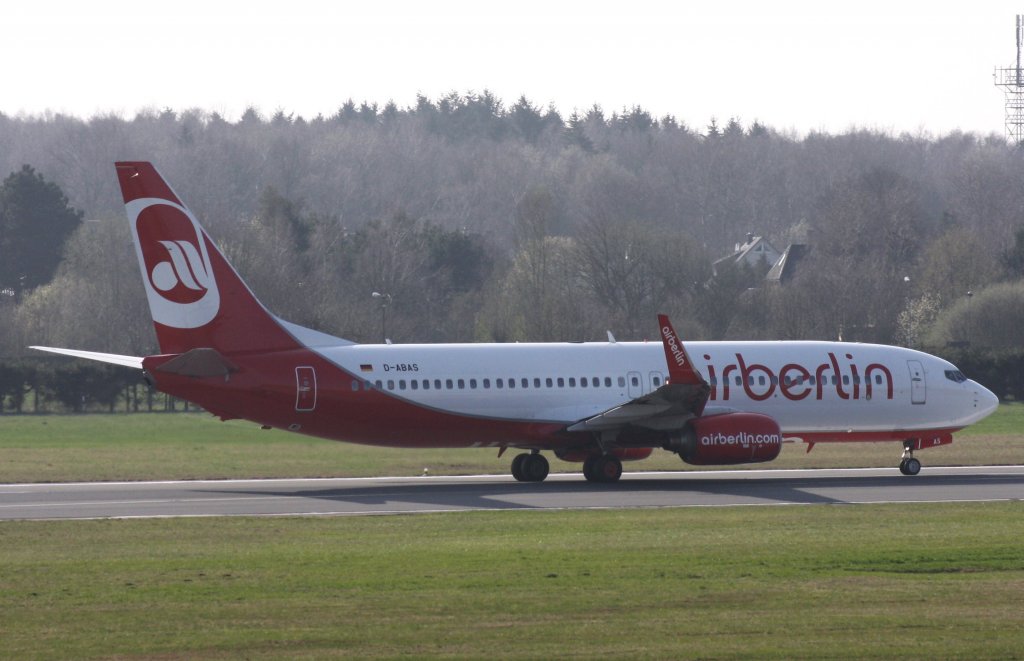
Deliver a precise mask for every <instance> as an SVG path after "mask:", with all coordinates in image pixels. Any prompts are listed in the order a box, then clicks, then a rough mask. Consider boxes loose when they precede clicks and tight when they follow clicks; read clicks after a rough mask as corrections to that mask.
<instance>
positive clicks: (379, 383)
mask: <svg viewBox="0 0 1024 661" xmlns="http://www.w3.org/2000/svg"><path fill="white" fill-rule="evenodd" d="M373 385H375V386H377V390H383V389H384V384H383V383H381V382H380V381H376V382H374V384H373Z"/></svg>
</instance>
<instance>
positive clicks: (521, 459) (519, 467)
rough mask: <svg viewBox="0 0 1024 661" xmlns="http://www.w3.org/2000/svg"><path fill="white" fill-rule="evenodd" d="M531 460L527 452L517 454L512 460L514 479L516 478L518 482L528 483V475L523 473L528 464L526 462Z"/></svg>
mask: <svg viewBox="0 0 1024 661" xmlns="http://www.w3.org/2000/svg"><path fill="white" fill-rule="evenodd" d="M529 458H530V455H528V454H526V453H525V452H524V453H522V454H517V455H516V456H515V458H514V459H513V460H512V477H514V478H516V480H517V481H518V482H526V481H527V480H526V474H525V473H524V472H523V466H524V465H525V464H526V460H527V459H529Z"/></svg>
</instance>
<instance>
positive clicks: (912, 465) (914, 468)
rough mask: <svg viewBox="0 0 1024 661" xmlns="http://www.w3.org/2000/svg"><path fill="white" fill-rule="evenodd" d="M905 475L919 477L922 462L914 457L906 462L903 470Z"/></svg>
mask: <svg viewBox="0 0 1024 661" xmlns="http://www.w3.org/2000/svg"><path fill="white" fill-rule="evenodd" d="M901 470H902V472H903V474H904V475H917V474H918V473H920V472H921V462H920V461H919V460H917V459H915V458H913V457H910V458H909V459H907V460H905V461H904V462H903V466H902V468H901Z"/></svg>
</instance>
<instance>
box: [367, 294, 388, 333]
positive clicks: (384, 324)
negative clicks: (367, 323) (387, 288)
mask: <svg viewBox="0 0 1024 661" xmlns="http://www.w3.org/2000/svg"><path fill="white" fill-rule="evenodd" d="M370 296H373V297H374V298H377V299H380V336H381V340H380V341H381V342H382V343H384V344H387V343H388V305H390V304H391V294H382V293H380V292H379V291H375V292H373V293H372V294H370Z"/></svg>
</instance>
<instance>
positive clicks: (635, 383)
mask: <svg viewBox="0 0 1024 661" xmlns="http://www.w3.org/2000/svg"><path fill="white" fill-rule="evenodd" d="M630 382H631V383H632V384H633V385H634V386H638V385H640V379H638V378H637V377H635V376H634V377H630Z"/></svg>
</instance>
